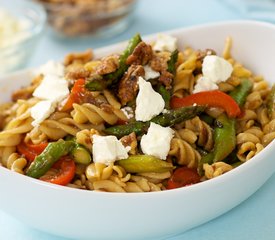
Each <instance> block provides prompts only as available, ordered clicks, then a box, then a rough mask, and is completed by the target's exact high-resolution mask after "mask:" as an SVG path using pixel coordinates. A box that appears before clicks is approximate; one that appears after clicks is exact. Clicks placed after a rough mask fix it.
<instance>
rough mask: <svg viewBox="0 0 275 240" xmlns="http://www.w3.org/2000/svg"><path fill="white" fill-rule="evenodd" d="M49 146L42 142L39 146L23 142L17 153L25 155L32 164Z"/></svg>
mask: <svg viewBox="0 0 275 240" xmlns="http://www.w3.org/2000/svg"><path fill="white" fill-rule="evenodd" d="M47 146H48V143H47V142H42V143H39V144H31V143H25V142H21V143H20V144H19V145H18V146H17V151H18V152H19V153H20V154H22V155H24V156H25V158H26V159H27V160H28V161H30V162H32V161H33V160H34V159H35V157H36V156H38V155H39V154H41V153H42V152H43V151H44V149H45V148H46V147H47Z"/></svg>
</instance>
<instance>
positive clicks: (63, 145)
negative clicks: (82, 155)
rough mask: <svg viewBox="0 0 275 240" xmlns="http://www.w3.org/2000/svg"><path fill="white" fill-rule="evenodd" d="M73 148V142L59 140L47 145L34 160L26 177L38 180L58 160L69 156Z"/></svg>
mask: <svg viewBox="0 0 275 240" xmlns="http://www.w3.org/2000/svg"><path fill="white" fill-rule="evenodd" d="M74 146H75V143H74V141H64V140H59V141H57V142H52V143H49V144H48V146H47V147H46V148H45V150H44V151H43V152H42V153H41V154H40V155H38V156H37V157H36V158H35V159H34V161H33V162H32V164H31V165H30V167H29V168H28V170H27V172H26V175H27V176H29V177H33V178H40V177H41V176H43V175H44V174H45V173H46V172H47V171H48V170H49V169H50V168H51V167H52V165H53V164H54V163H55V162H56V161H57V160H58V159H60V158H61V157H62V156H65V155H67V154H69V153H70V152H71V151H72V150H73V148H74Z"/></svg>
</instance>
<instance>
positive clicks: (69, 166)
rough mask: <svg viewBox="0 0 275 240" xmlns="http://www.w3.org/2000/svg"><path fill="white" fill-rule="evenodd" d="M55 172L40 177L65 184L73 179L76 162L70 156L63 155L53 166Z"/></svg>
mask: <svg viewBox="0 0 275 240" xmlns="http://www.w3.org/2000/svg"><path fill="white" fill-rule="evenodd" d="M52 168H53V169H54V171H52V172H53V174H48V173H47V174H45V175H43V176H42V177H40V178H39V179H40V180H42V181H45V182H50V183H54V184H58V185H62V186H65V185H67V184H68V183H70V182H71V181H72V179H73V178H74V175H75V169H76V166H75V162H74V160H72V159H71V158H70V157H69V156H64V157H61V158H60V159H59V160H58V161H57V162H56V163H55V164H54V165H53V166H52Z"/></svg>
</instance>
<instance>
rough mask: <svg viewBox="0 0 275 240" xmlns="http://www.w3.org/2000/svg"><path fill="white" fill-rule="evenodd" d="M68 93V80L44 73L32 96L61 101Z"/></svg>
mask: <svg viewBox="0 0 275 240" xmlns="http://www.w3.org/2000/svg"><path fill="white" fill-rule="evenodd" d="M68 94H69V88H68V81H66V80H65V79H64V78H60V77H58V76H56V75H45V77H44V79H43V80H42V82H41V84H40V85H39V86H38V87H37V88H36V89H35V91H34V92H33V96H34V97H37V98H40V99H47V100H52V101H61V100H63V99H64V98H65V97H66V96H68Z"/></svg>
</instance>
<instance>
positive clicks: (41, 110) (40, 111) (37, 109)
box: [31, 100, 56, 127]
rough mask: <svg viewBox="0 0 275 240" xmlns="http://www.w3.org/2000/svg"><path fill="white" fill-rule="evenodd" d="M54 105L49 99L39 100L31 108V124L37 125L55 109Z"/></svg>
mask: <svg viewBox="0 0 275 240" xmlns="http://www.w3.org/2000/svg"><path fill="white" fill-rule="evenodd" d="M55 107H56V105H55V104H53V102H52V101H50V100H45V101H40V102H38V103H37V104H35V106H33V107H32V108H31V116H32V118H33V119H34V121H33V122H32V125H33V126H34V127H36V126H38V125H39V124H40V123H41V122H43V121H44V120H45V119H47V118H48V117H49V116H50V115H51V114H52V113H53V112H54V110H55Z"/></svg>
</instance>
